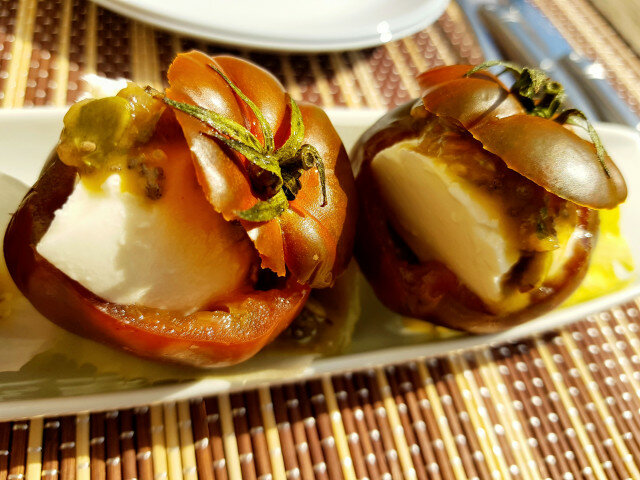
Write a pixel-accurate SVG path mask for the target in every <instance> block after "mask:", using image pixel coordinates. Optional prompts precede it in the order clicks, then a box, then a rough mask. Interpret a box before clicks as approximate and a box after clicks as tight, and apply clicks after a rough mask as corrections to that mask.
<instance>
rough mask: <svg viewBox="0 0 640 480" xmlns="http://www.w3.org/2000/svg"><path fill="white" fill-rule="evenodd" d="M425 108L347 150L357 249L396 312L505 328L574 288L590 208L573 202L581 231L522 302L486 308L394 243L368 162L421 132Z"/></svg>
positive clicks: (398, 115)
mask: <svg viewBox="0 0 640 480" xmlns="http://www.w3.org/2000/svg"><path fill="white" fill-rule="evenodd" d="M461 70H462V69H461ZM464 71H465V72H466V71H468V68H467V67H464ZM427 91H428V89H427ZM423 101H424V100H423ZM424 108H425V107H423V106H422V103H421V101H420V100H418V101H413V102H409V103H407V104H405V105H402V106H400V107H398V108H397V109H395V110H393V111H391V112H389V113H388V114H387V115H385V116H384V117H382V118H381V119H380V120H379V121H378V122H377V123H376V124H375V125H373V126H372V127H371V128H370V129H369V130H368V131H367V132H365V133H364V134H363V136H362V137H361V138H360V140H359V142H358V144H357V145H356V146H355V147H354V150H353V153H352V161H353V163H354V169H355V172H356V188H357V190H358V195H359V202H360V212H359V216H358V227H357V234H356V246H355V256H356V258H357V260H358V263H359V265H360V268H361V270H362V272H363V273H364V275H365V276H366V278H367V280H368V281H369V283H370V284H371V285H372V287H373V289H374V291H375V293H376V295H377V296H378V298H379V299H380V300H381V301H382V303H384V304H385V305H386V306H387V307H388V308H390V309H391V310H393V311H396V312H398V313H400V314H402V315H406V316H410V317H414V318H420V319H424V320H428V321H431V322H434V323H437V324H440V325H444V326H447V327H450V328H455V329H459V330H464V331H468V332H471V333H490V332H497V331H500V330H504V329H506V328H509V327H511V326H513V325H517V324H519V323H521V322H524V321H526V320H528V319H531V318H533V317H535V316H537V315H540V314H542V313H544V312H546V311H549V310H551V309H553V308H554V307H556V306H557V305H559V304H560V303H561V302H562V301H563V300H565V299H566V298H567V297H568V296H569V295H570V294H571V293H572V292H573V291H574V290H575V288H577V286H578V285H579V284H580V282H581V281H582V279H583V278H584V275H585V274H586V272H587V268H588V265H589V255H590V253H591V251H592V249H593V247H594V246H595V242H596V239H597V233H598V223H599V220H598V213H597V211H595V210H592V209H589V208H586V207H581V206H576V209H577V212H578V219H579V220H578V225H577V228H580V229H581V230H582V231H583V232H584V233H585V234H584V235H582V236H581V237H580V239H579V241H578V242H576V244H575V246H574V248H573V251H572V253H571V255H570V256H569V258H568V259H567V260H566V261H565V263H564V265H563V267H562V269H561V273H560V274H558V275H556V276H554V278H552V279H548V280H547V281H545V282H544V283H543V284H542V285H541V286H539V287H538V288H535V289H534V290H532V291H531V292H529V293H528V294H529V300H528V304H527V305H526V306H525V307H524V308H521V309H519V310H516V311H511V312H509V313H493V312H491V311H490V310H489V309H488V308H487V307H486V306H485V305H484V303H483V302H482V301H481V300H480V298H478V297H477V296H476V295H475V294H474V293H472V292H471V291H470V290H469V289H468V288H466V287H465V286H464V285H463V284H461V283H460V282H459V280H458V278H457V277H456V275H455V274H454V273H453V272H451V271H450V270H449V269H448V268H447V267H446V265H444V264H442V263H441V262H438V261H429V262H418V263H416V261H415V258H407V255H406V252H404V251H403V248H402V246H400V245H399V244H398V241H397V238H395V235H397V233H395V232H393V230H392V228H391V226H390V222H389V213H388V211H387V210H386V209H385V206H384V205H382V204H381V203H382V202H381V198H383V197H382V195H381V194H380V192H379V191H378V188H377V183H376V180H375V177H374V175H373V172H372V169H371V168H370V164H371V161H372V160H373V158H374V157H375V155H376V154H377V153H378V152H379V151H381V150H383V149H385V148H387V147H390V146H392V145H394V144H396V143H398V142H400V141H402V140H406V139H409V138H416V137H418V136H419V135H420V133H421V130H422V125H423V122H422V118H424V113H425V112H424ZM473 108H475V107H473ZM509 108H511V107H509ZM518 115H519V114H518ZM460 118H463V117H460ZM506 118H514V117H511V116H508V117H506ZM535 120H540V119H535ZM535 120H534V121H535ZM465 121H466V120H465ZM560 128H563V127H560Z"/></svg>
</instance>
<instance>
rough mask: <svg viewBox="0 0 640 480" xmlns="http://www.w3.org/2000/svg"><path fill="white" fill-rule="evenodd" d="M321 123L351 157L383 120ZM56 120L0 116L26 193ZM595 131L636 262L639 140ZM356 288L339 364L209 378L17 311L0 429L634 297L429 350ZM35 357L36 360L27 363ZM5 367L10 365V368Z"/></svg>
mask: <svg viewBox="0 0 640 480" xmlns="http://www.w3.org/2000/svg"><path fill="white" fill-rule="evenodd" d="M328 113H329V115H330V117H331V118H332V119H333V121H334V125H335V126H336V128H337V130H338V131H339V132H340V134H341V136H342V138H343V140H344V142H345V145H346V147H347V149H349V148H350V147H351V146H352V145H353V143H354V142H355V140H356V139H357V138H358V136H359V135H360V134H361V133H362V132H363V131H364V130H365V129H366V128H367V127H368V126H369V125H371V124H372V123H373V122H374V121H375V120H376V119H377V118H378V117H379V116H380V115H381V114H382V113H384V112H380V111H372V110H356V111H353V110H351V111H349V110H338V109H334V110H329V111H328ZM63 115H64V110H61V109H32V110H14V111H11V110H0V151H2V156H1V157H0V172H2V173H6V174H9V175H11V176H14V177H16V178H18V179H20V180H22V181H23V182H25V183H27V184H32V183H33V182H34V181H35V180H36V178H37V176H38V173H39V171H40V168H41V166H42V164H43V162H44V160H45V159H46V158H47V155H48V154H49V152H50V150H51V148H52V146H53V145H55V143H56V141H57V138H58V136H59V133H60V130H61V127H62V117H63ZM597 129H598V131H599V132H600V135H601V136H602V140H603V142H604V144H605V146H606V147H607V149H608V151H609V153H610V154H611V156H612V157H613V158H614V160H615V161H616V163H617V164H618V166H619V167H620V168H621V170H622V172H623V174H624V176H625V178H626V179H627V183H628V187H629V192H630V194H629V198H628V200H627V202H626V203H625V204H624V205H623V206H622V220H621V225H622V229H623V233H624V234H625V236H626V238H627V240H628V241H629V243H630V246H631V249H632V254H633V256H634V259H636V260H638V259H640V137H638V135H637V133H635V132H634V131H633V130H631V129H629V128H626V127H621V126H617V125H610V124H600V125H597ZM361 287H362V288H361V290H362V294H361V298H362V307H363V312H362V318H361V321H360V323H359V325H358V327H356V332H355V334H354V340H353V344H352V346H351V348H350V349H349V351H348V352H346V353H345V354H342V355H340V356H336V357H332V358H312V357H311V356H305V355H297V356H291V355H278V354H277V353H275V354H274V353H273V352H271V353H261V354H260V355H259V356H258V357H256V358H255V359H253V360H251V361H249V362H246V363H244V364H242V365H239V366H237V367H233V368H231V369H224V370H212V371H198V370H193V369H181V368H178V367H172V366H165V365H160V364H156V363H153V362H147V361H143V360H139V359H137V358H134V357H132V356H129V355H126V354H123V353H120V352H116V351H115V350H111V349H109V348H107V347H103V346H101V345H98V344H96V343H94V342H90V341H88V340H84V339H82V338H80V337H76V336H73V335H71V334H68V333H66V332H64V331H62V330H61V329H58V328H57V327H56V326H54V325H53V324H50V323H49V322H48V321H46V320H44V319H43V318H42V317H41V316H39V314H37V312H35V311H34V310H33V309H32V308H31V307H30V306H29V305H28V304H27V302H26V301H23V302H22V303H21V304H20V305H19V307H18V308H16V310H15V311H14V313H13V314H12V316H10V317H9V319H5V320H3V321H2V322H0V344H1V345H2V346H3V347H2V348H1V349H0V350H1V351H2V352H0V419H16V418H22V417H31V416H36V415H59V414H65V413H77V412H79V411H86V410H107V409H117V408H126V407H131V406H135V405H143V404H150V403H157V402H165V401H175V400H178V399H185V398H190V397H201V396H204V395H212V394H216V393H221V392H229V391H233V390H239V389H244V388H248V387H254V386H258V385H262V384H265V383H269V382H271V383H277V382H282V381H284V380H285V379H286V381H292V380H299V379H303V378H309V377H313V376H318V375H322V374H326V373H338V372H344V371H350V370H356V369H363V368H369V367H374V366H379V365H383V364H390V363H398V362H404V361H408V360H413V359H417V358H421V357H422V358H423V357H427V356H436V355H442V354H445V353H448V352H452V351H456V350H461V349H468V348H471V347H476V346H479V345H485V344H492V343H499V342H504V341H507V340H513V339H518V338H523V337H527V336H530V335H533V334H536V333H538V332H541V331H545V330H549V329H553V328H557V327H559V326H562V325H564V324H566V323H568V322H571V321H574V320H578V319H580V318H583V317H585V316H587V315H589V314H590V313H595V312H598V311H602V310H604V309H606V308H609V307H611V306H614V305H617V304H620V303H621V302H623V301H625V300H628V299H630V298H632V297H634V296H637V295H640V280H639V279H638V278H637V276H636V278H635V279H634V281H633V283H632V284H631V285H630V286H629V287H627V288H625V289H624V290H622V291H618V292H616V293H613V294H610V295H606V296H603V297H600V298H598V299H596V300H592V301H589V302H585V303H582V304H580V305H576V306H573V307H568V308H562V309H558V310H555V311H553V312H551V313H549V314H547V315H544V316H542V317H539V318H537V319H534V320H532V321H530V322H528V323H526V324H524V325H520V326H518V327H515V328H513V329H511V330H508V331H506V332H502V333H499V334H493V335H483V336H461V337H455V338H450V339H447V340H440V341H436V342H433V341H431V342H427V341H426V338H427V337H425V336H421V335H419V334H415V333H414V334H410V335H408V334H406V333H405V334H403V333H402V332H401V331H400V329H399V328H398V326H399V317H398V316H397V315H395V314H393V313H392V312H390V311H389V310H387V309H385V308H384V307H383V306H382V305H380V303H379V302H378V301H377V300H376V299H375V297H374V296H373V294H372V292H371V290H370V288H369V287H368V286H367V285H366V282H364V281H361ZM56 345H65V349H66V351H61V349H60V348H58V349H57V350H56V349H55V348H53V351H54V354H51V352H49V349H51V348H52V347H55V346H56ZM47 352H49V353H47ZM37 354H39V355H41V357H39V358H40V360H39V361H35V362H34V361H31V362H29V360H30V359H31V357H33V356H34V355H37ZM25 355H26V356H27V357H28V358H24V359H22V360H20V359H21V356H25ZM47 355H48V356H47ZM3 359H6V360H3ZM9 359H10V360H9ZM9 361H12V362H13V363H14V364H15V362H16V361H18V364H17V366H16V365H13V366H11V367H9V366H8V365H9V363H8V362H9ZM2 362H5V363H6V364H3V363H2ZM23 363H24V364H25V365H24V366H22V364H23ZM21 366H22V368H20V367H21Z"/></svg>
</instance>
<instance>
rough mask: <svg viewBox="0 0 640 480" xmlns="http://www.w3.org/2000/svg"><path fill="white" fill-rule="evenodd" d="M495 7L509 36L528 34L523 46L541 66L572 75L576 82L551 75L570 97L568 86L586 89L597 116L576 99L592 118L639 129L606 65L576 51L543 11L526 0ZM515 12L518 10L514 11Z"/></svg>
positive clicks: (571, 96) (638, 121)
mask: <svg viewBox="0 0 640 480" xmlns="http://www.w3.org/2000/svg"><path fill="white" fill-rule="evenodd" d="M496 10H497V12H494V13H497V14H500V17H501V18H505V16H506V18H507V20H506V21H503V22H502V29H503V30H508V31H510V32H511V37H510V38H512V39H514V38H523V37H528V38H529V43H528V44H526V46H525V47H524V50H525V52H528V53H529V54H530V55H534V56H535V57H536V58H538V59H539V62H538V65H539V66H540V67H541V68H543V69H544V67H545V66H554V67H556V68H557V69H558V70H564V72H566V74H568V75H569V76H571V77H572V78H573V80H574V82H572V83H567V84H565V80H563V79H561V78H559V77H556V76H555V75H556V74H555V72H554V73H553V75H550V76H552V77H553V78H556V79H558V81H560V83H563V85H564V86H565V89H567V94H568V95H569V97H570V98H572V99H573V95H572V94H571V93H570V92H569V89H568V88H567V86H568V85H570V86H569V88H570V89H571V90H572V91H573V90H574V89H579V90H581V91H582V92H584V95H586V97H587V98H588V99H589V100H590V104H591V105H592V107H593V109H592V110H593V111H595V112H597V115H595V116H590V114H589V113H588V112H587V111H586V110H584V109H583V107H582V106H578V102H576V101H575V99H573V100H574V103H575V104H576V106H577V108H580V109H581V110H583V111H584V113H585V114H586V115H587V116H589V117H590V118H594V119H595V118H600V119H601V120H605V121H608V122H615V123H622V124H625V125H629V126H631V127H633V128H635V129H636V130H638V131H640V117H639V116H638V115H636V114H635V113H634V112H633V110H631V108H630V107H629V105H628V104H627V103H626V102H625V101H624V100H622V98H620V96H619V95H618V94H617V92H616V91H615V90H614V88H613V87H612V86H611V85H610V84H609V82H607V80H606V76H605V71H604V68H603V66H602V65H601V64H599V63H597V62H594V61H591V60H589V59H587V58H585V57H582V56H580V55H578V54H577V53H576V52H574V51H573V49H572V48H571V46H570V45H569V43H568V42H567V41H566V40H565V39H564V37H563V36H562V35H561V34H560V32H558V30H556V28H555V27H554V26H553V25H552V24H551V22H550V21H549V20H548V19H547V18H546V17H545V16H544V14H543V13H542V12H541V11H540V10H538V9H537V8H536V7H535V6H533V5H531V4H530V3H529V2H527V1H526V0H511V7H502V6H498V7H496ZM514 11H515V12H517V13H516V14H514V13H513V12H514ZM494 25H495V24H494ZM580 103H582V102H580Z"/></svg>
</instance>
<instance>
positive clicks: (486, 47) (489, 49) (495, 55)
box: [457, 0, 502, 60]
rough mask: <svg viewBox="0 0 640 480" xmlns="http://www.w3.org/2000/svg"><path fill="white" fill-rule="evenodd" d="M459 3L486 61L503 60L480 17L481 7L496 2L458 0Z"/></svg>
mask: <svg viewBox="0 0 640 480" xmlns="http://www.w3.org/2000/svg"><path fill="white" fill-rule="evenodd" d="M457 3H458V5H459V6H460V8H461V9H462V11H463V12H464V14H465V16H466V17H467V21H468V22H469V24H470V25H471V28H472V30H473V33H474V34H475V37H476V40H477V42H478V45H479V46H480V50H482V53H483V55H484V58H485V60H499V59H501V58H502V56H501V55H500V51H499V50H498V47H497V46H496V43H495V42H494V41H493V39H492V38H491V35H489V32H488V31H487V29H486V28H485V26H484V25H483V23H482V20H481V19H480V17H479V15H478V9H479V8H480V7H482V6H484V5H487V4H489V3H491V4H495V0H494V1H493V2H488V1H487V0H457Z"/></svg>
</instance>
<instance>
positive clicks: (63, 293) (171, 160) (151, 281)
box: [4, 51, 356, 367]
mask: <svg viewBox="0 0 640 480" xmlns="http://www.w3.org/2000/svg"><path fill="white" fill-rule="evenodd" d="M168 83H169V88H168V89H167V90H166V92H157V91H154V90H152V89H149V88H147V89H143V88H141V87H138V86H136V85H134V84H129V85H128V86H127V87H126V88H125V89H123V90H122V91H120V92H119V93H118V94H117V95H116V96H114V97H108V98H101V99H96V100H86V101H83V102H80V103H78V104H75V105H73V106H72V107H71V108H70V110H69V112H68V113H67V115H66V116H65V119H64V130H63V132H62V134H61V138H60V142H59V145H58V147H57V149H56V151H55V152H54V153H53V154H52V156H51V158H50V159H49V161H48V162H47V164H46V165H45V167H44V169H43V171H42V173H41V175H40V178H39V179H38V181H37V182H36V184H35V185H34V186H33V187H32V188H31V190H30V191H29V193H28V194H27V195H26V197H25V198H24V200H23V202H22V203H21V205H20V207H19V209H18V210H17V212H16V213H15V215H14V216H13V218H12V220H11V223H10V225H9V227H8V230H7V233H6V235H5V239H4V253H5V258H6V262H7V265H8V268H9V271H10V273H11V276H12V277H13V279H14V281H15V283H16V284H17V286H18V287H19V288H20V290H21V291H22V292H23V294H24V295H25V296H26V297H27V298H28V299H29V300H30V301H31V302H32V303H33V305H34V306H35V307H36V308H37V309H38V310H39V311H40V312H41V313H43V314H44V315H45V316H46V317H47V318H49V319H50V320H52V321H53V322H55V323H57V324H58V325H60V326H62V327H63V328H65V329H68V330H70V331H72V332H74V333H77V334H79V335H82V336H85V337H88V338H91V339H93V340H97V341H99V342H103V343H106V344H109V345H112V346H115V347H117V348H120V349H123V350H126V351H129V352H132V353H134V354H136V355H139V356H142V357H147V358H152V359H158V360H167V361H173V362H179V363H185V364H191V365H198V366H203V367H212V366H224V365H230V364H235V363H238V362H241V361H243V360H245V359H247V358H249V357H251V356H253V355H254V354H255V353H257V352H258V351H259V350H260V349H261V348H262V347H263V346H264V345H266V344H267V343H269V342H270V341H272V340H273V339H274V338H275V337H276V336H277V335H278V334H279V333H280V332H282V330H284V329H285V328H286V327H287V326H288V325H289V324H290V323H291V321H292V320H293V319H294V318H295V317H296V315H297V314H298V313H299V312H300V311H301V309H302V308H303V306H304V304H305V302H306V300H307V298H308V296H309V293H310V291H311V290H312V289H315V288H325V287H329V286H331V285H333V283H334V282H335V280H336V278H337V277H338V276H339V275H340V274H341V273H342V272H343V270H344V269H345V268H346V266H347V264H348V262H349V259H350V256H351V251H352V245H353V237H354V229H355V213H356V207H355V195H354V183H353V175H352V173H351V168H350V165H349V160H348V157H347V154H346V152H345V150H344V147H343V145H342V143H341V141H340V138H339V137H338V135H337V133H336V131H335V129H334V128H333V126H332V125H331V122H330V121H329V119H328V117H327V116H326V115H325V113H324V112H323V111H322V110H320V109H319V108H317V107H315V106H313V105H308V104H300V105H298V104H297V103H296V102H295V101H294V100H293V99H291V98H290V97H289V95H288V94H287V93H286V92H285V91H284V89H283V87H282V85H281V84H280V83H279V82H278V81H277V80H276V79H275V78H274V77H273V76H272V75H271V74H269V73H268V72H266V71H265V70H263V69H261V68H260V67H258V66H256V65H254V64H252V63H250V62H247V61H244V60H241V59H238V58H234V57H228V56H218V57H208V56H207V55H205V54H203V53H200V52H195V51H194V52H189V53H185V54H180V55H178V57H177V58H176V59H175V60H174V62H173V63H172V65H171V67H170V69H169V71H168Z"/></svg>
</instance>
